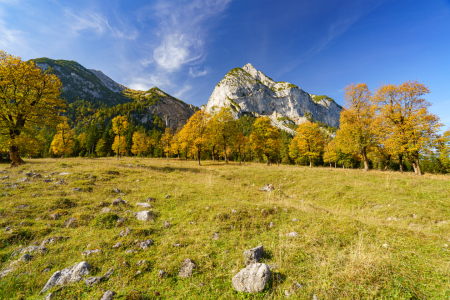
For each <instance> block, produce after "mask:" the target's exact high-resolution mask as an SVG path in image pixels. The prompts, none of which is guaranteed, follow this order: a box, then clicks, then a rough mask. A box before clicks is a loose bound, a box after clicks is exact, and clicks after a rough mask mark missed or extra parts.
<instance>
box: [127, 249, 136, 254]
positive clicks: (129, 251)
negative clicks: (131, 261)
mask: <svg viewBox="0 0 450 300" xmlns="http://www.w3.org/2000/svg"><path fill="white" fill-rule="evenodd" d="M134 253H136V250H134V249H130V250H127V251H125V254H134Z"/></svg>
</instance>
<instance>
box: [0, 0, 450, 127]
mask: <svg viewBox="0 0 450 300" xmlns="http://www.w3.org/2000/svg"><path fill="white" fill-rule="evenodd" d="M0 48H1V49H3V50H5V51H7V52H8V53H11V54H14V55H18V56H21V57H22V59H24V60H28V59H30V58H37V57H49V58H52V59H67V60H75V61H77V62H79V63H80V64H82V65H83V66H85V67H86V68H89V69H91V68H92V69H98V70H101V71H103V72H104V73H105V74H107V75H108V76H110V77H111V78H112V79H114V80H115V81H117V82H118V83H121V84H124V85H126V86H128V87H131V88H135V89H141V90H146V89H149V88H151V87H153V86H158V87H159V88H161V89H162V90H164V91H166V92H168V93H170V94H172V95H174V96H176V97H178V98H180V99H182V100H183V101H185V102H187V103H190V104H194V105H197V106H200V105H202V104H205V103H206V102H207V101H208V98H209V96H210V95H211V93H212V91H213V89H214V86H215V85H216V84H217V83H218V82H219V81H220V80H221V79H222V78H223V76H224V75H225V74H226V72H228V71H229V70H230V69H232V68H235V67H242V66H244V65H245V64H246V63H249V62H250V63H252V64H253V65H254V66H255V67H256V68H257V69H259V70H261V71H263V72H264V73H265V74H266V75H268V76H270V77H272V78H273V79H274V80H275V81H288V82H291V83H294V84H296V85H297V86H299V87H301V88H302V89H303V90H305V91H306V92H308V93H312V94H326V95H328V96H330V97H332V98H334V99H335V100H336V101H337V102H338V103H339V104H341V105H342V104H344V93H343V88H344V87H345V86H346V85H347V84H349V83H352V82H355V83H358V82H365V83H367V84H368V85H369V87H370V88H371V89H375V88H377V87H378V86H379V85H380V84H381V83H395V84H400V83H403V82H404V81H406V80H418V81H419V82H424V83H425V84H426V85H428V86H429V88H430V90H431V94H429V95H427V97H426V98H427V99H428V100H429V101H430V102H432V103H433V106H432V108H431V110H432V111H433V112H434V113H436V114H438V115H439V116H440V117H441V121H442V122H443V123H444V124H445V128H448V127H449V126H450V93H449V90H450V1H448V0H446V1H444V0H430V1H415V0H408V1H407V0H404V1H387V0H386V1H371V0H362V1H348V0H341V1H329V0H326V1H325V0H315V1H309V0H308V1H303V0H295V1H290V0H288V1H282V0H281V1H268V0H257V1H254V0H245V1H244V0H178V1H174V0H164V1H157V0H155V1H139V0H133V1H122V0H116V1H100V0H77V1H60V0H0Z"/></svg>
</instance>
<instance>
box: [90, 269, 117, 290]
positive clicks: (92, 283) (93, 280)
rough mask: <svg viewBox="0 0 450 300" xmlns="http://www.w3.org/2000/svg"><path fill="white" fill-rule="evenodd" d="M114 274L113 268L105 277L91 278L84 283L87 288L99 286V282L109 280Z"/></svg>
mask: <svg viewBox="0 0 450 300" xmlns="http://www.w3.org/2000/svg"><path fill="white" fill-rule="evenodd" d="M112 273H114V268H111V269H110V270H109V271H108V272H106V273H105V275H103V276H99V277H89V278H88V279H86V280H85V281H84V283H85V284H86V285H87V286H91V285H95V284H98V283H99V282H101V281H103V280H105V279H107V278H109V277H110V276H111V275H112Z"/></svg>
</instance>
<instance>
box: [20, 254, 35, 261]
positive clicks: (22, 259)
mask: <svg viewBox="0 0 450 300" xmlns="http://www.w3.org/2000/svg"><path fill="white" fill-rule="evenodd" d="M32 258H33V256H31V255H30V254H24V255H22V256H21V257H20V258H19V260H21V261H23V262H28V261H30V260H31V259H32Z"/></svg>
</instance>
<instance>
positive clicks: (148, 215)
mask: <svg viewBox="0 0 450 300" xmlns="http://www.w3.org/2000/svg"><path fill="white" fill-rule="evenodd" d="M134 216H135V217H136V219H138V220H139V221H144V222H146V221H149V220H151V219H153V214H152V212H151V211H149V210H143V211H140V212H137V213H134Z"/></svg>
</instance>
